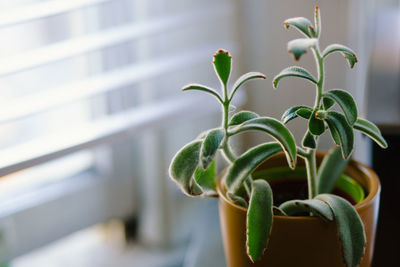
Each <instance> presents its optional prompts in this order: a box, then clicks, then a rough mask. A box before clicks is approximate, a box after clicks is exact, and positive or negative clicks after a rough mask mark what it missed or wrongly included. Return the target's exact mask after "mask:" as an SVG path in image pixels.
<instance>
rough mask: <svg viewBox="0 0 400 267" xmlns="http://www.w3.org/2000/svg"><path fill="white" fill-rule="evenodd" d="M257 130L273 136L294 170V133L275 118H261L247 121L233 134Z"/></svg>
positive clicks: (295, 154)
mask: <svg viewBox="0 0 400 267" xmlns="http://www.w3.org/2000/svg"><path fill="white" fill-rule="evenodd" d="M250 130H257V131H263V132H266V133H268V134H269V135H271V136H272V137H273V138H274V139H275V140H276V141H278V142H279V144H280V145H281V146H282V149H283V151H284V152H285V154H286V158H287V160H288V163H289V166H290V167H291V168H294V166H295V164H296V156H297V150H296V142H295V140H294V137H293V135H292V133H291V132H290V131H289V130H288V129H287V128H286V127H285V125H283V124H282V123H281V122H280V121H278V120H276V119H274V118H268V117H260V118H255V119H252V120H248V121H245V122H244V123H242V124H240V125H239V126H237V127H235V128H233V129H232V132H231V134H232V135H234V134H238V133H241V132H244V131H250Z"/></svg>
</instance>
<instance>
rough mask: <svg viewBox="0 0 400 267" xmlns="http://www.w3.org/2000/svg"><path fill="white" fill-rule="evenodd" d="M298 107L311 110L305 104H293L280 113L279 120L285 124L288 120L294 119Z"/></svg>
mask: <svg viewBox="0 0 400 267" xmlns="http://www.w3.org/2000/svg"><path fill="white" fill-rule="evenodd" d="M300 109H304V110H312V109H311V108H310V107H307V106H294V107H291V108H288V109H287V110H286V111H285V112H284V113H283V115H282V118H281V121H282V122H283V123H284V124H286V123H288V122H289V121H291V120H293V119H295V118H297V117H298V113H297V111H298V110H300Z"/></svg>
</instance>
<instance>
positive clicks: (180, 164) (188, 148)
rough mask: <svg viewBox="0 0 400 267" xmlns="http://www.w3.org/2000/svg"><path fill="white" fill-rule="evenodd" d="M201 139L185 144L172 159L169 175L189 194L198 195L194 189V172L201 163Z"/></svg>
mask: <svg viewBox="0 0 400 267" xmlns="http://www.w3.org/2000/svg"><path fill="white" fill-rule="evenodd" d="M200 147H201V141H199V140H196V141H193V142H191V143H189V144H187V145H185V146H184V147H183V148H181V150H179V151H178V152H177V153H176V155H175V156H174V158H173V159H172V162H171V165H170V167H169V175H170V177H171V178H172V180H173V181H174V182H176V183H177V184H178V186H179V187H180V188H181V189H182V191H183V192H184V193H185V194H187V195H189V196H192V195H196V194H195V193H194V191H193V180H192V177H193V174H194V172H195V171H196V168H197V166H198V163H199V154H200Z"/></svg>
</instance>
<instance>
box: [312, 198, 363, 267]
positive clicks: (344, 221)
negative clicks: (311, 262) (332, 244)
mask: <svg viewBox="0 0 400 267" xmlns="http://www.w3.org/2000/svg"><path fill="white" fill-rule="evenodd" d="M315 199H319V200H321V201H323V202H325V203H326V204H328V205H329V207H330V208H331V210H332V213H333V216H334V219H335V222H336V226H337V230H338V235H339V240H340V242H341V248H342V254H343V259H344V263H345V264H346V266H348V267H356V266H358V265H359V264H360V261H361V259H362V257H363V255H364V251H365V246H366V237H365V231H364V225H363V223H362V221H361V219H360V216H359V215H358V213H357V211H356V209H355V208H354V207H353V205H351V204H350V203H349V202H348V201H347V200H345V199H343V198H341V197H339V196H335V195H330V194H321V195H318V196H316V197H315Z"/></svg>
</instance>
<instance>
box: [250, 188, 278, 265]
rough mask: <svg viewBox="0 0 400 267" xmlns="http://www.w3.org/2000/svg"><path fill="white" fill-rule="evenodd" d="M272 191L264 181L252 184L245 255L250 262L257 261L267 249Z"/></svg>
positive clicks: (270, 224) (271, 212) (271, 217)
mask: <svg viewBox="0 0 400 267" xmlns="http://www.w3.org/2000/svg"><path fill="white" fill-rule="evenodd" d="M272 202H273V201H272V190H271V187H270V186H269V184H268V183H267V182H266V181H265V180H255V181H253V183H252V190H251V196H250V203H249V208H248V210H247V222H246V223H247V224H246V226H247V242H246V243H247V254H248V255H249V257H250V260H251V261H252V262H254V261H256V260H257V259H259V258H260V257H261V256H262V255H263V253H264V251H265V249H266V248H267V243H268V238H269V235H270V233H271V228H272V219H273V211H272V204H273V203H272Z"/></svg>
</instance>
